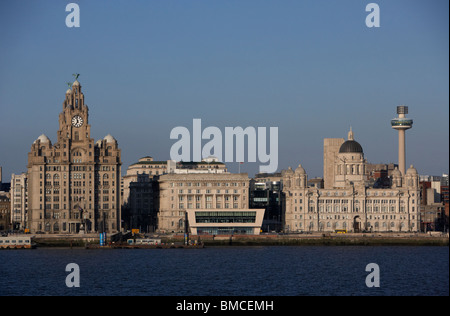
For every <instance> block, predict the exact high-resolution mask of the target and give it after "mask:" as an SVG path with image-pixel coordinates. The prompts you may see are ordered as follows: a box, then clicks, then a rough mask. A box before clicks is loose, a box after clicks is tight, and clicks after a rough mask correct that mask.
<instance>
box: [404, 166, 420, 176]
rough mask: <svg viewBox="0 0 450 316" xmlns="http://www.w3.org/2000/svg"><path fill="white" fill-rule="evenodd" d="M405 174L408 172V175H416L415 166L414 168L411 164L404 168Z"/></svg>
mask: <svg viewBox="0 0 450 316" xmlns="http://www.w3.org/2000/svg"><path fill="white" fill-rule="evenodd" d="M406 174H409V175H417V170H416V168H414V166H413V165H411V166H410V167H409V168H408V170H406Z"/></svg>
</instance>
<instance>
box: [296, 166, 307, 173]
mask: <svg viewBox="0 0 450 316" xmlns="http://www.w3.org/2000/svg"><path fill="white" fill-rule="evenodd" d="M295 173H296V174H306V171H305V169H304V168H303V167H302V165H298V167H297V169H295Z"/></svg>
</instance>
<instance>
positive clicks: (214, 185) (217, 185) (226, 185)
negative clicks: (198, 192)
mask: <svg viewBox="0 0 450 316" xmlns="http://www.w3.org/2000/svg"><path fill="white" fill-rule="evenodd" d="M246 185H247V184H246V182H242V183H241V185H239V182H231V183H230V182H225V183H221V182H207V183H200V182H194V183H192V182H187V183H183V182H178V183H174V182H172V183H170V186H171V187H175V186H177V187H182V186H186V187H191V186H194V187H200V186H207V187H220V186H223V187H228V186H231V187H238V186H243V187H245V186H246Z"/></svg>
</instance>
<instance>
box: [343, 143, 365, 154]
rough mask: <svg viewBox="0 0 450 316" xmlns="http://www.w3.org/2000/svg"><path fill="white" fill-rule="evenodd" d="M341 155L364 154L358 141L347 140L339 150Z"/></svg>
mask: <svg viewBox="0 0 450 316" xmlns="http://www.w3.org/2000/svg"><path fill="white" fill-rule="evenodd" d="M339 153H363V149H362V147H361V145H360V144H359V143H358V142H357V141H355V140H347V141H346V142H345V143H343V144H342V145H341V148H339Z"/></svg>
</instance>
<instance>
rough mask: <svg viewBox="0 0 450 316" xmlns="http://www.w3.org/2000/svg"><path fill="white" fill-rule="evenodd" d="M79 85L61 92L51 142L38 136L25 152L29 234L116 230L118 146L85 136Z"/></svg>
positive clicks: (109, 140)
mask: <svg viewBox="0 0 450 316" xmlns="http://www.w3.org/2000/svg"><path fill="white" fill-rule="evenodd" d="M90 134H91V125H90V124H89V108H88V107H87V105H86V104H85V103H84V95H83V93H82V92H81V85H80V83H79V82H78V81H77V80H75V82H74V83H73V84H72V85H71V88H70V89H68V90H67V91H66V94H65V99H64V102H63V111H62V112H61V113H60V114H59V130H58V134H57V137H58V138H57V142H56V143H55V144H52V142H51V141H50V139H49V138H48V137H47V136H45V135H41V136H39V138H38V139H36V140H35V141H34V143H33V144H32V145H31V151H30V152H29V154H28V203H29V204H28V212H29V213H28V223H26V227H27V228H29V229H30V231H31V232H32V233H36V232H45V233H83V232H85V233H91V232H92V233H93V232H103V231H105V232H109V233H113V232H117V231H119V230H120V222H121V219H120V167H121V160H120V149H119V147H118V144H117V141H116V140H115V139H114V138H113V137H112V136H111V135H108V136H106V137H105V138H104V139H102V140H99V141H97V142H95V141H94V139H92V138H91V136H90Z"/></svg>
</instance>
